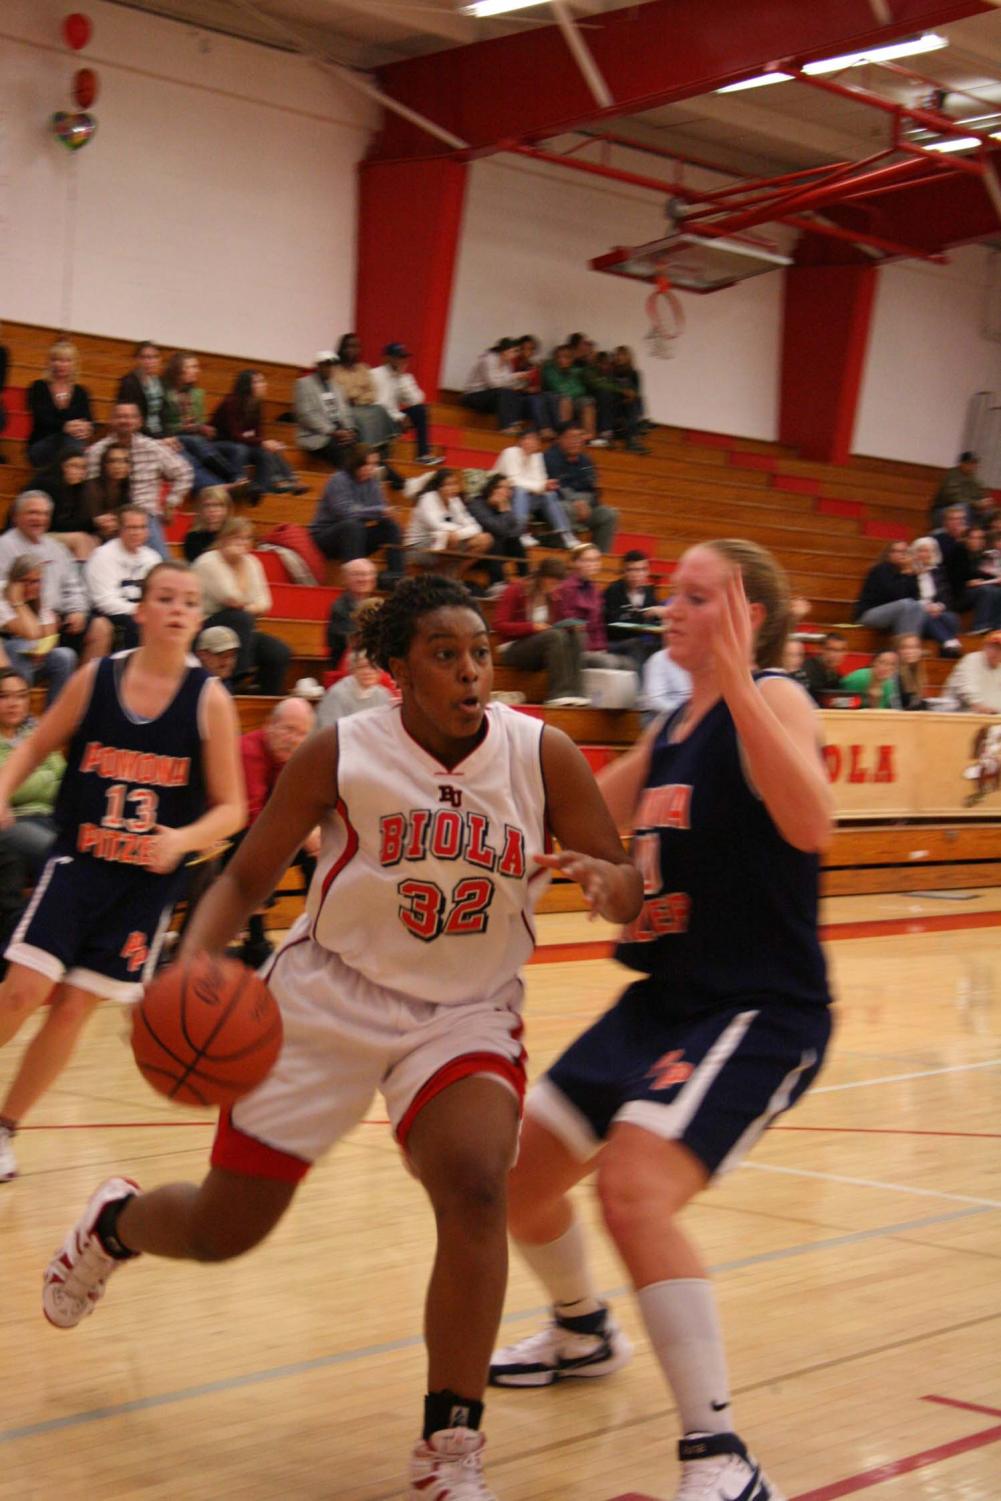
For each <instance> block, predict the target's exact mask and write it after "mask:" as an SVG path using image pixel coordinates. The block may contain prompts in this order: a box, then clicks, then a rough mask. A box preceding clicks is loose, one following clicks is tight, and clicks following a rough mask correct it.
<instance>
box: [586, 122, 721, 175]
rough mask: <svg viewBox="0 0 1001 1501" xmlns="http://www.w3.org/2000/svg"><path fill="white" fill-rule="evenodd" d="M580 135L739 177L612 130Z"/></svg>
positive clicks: (717, 165) (717, 167) (695, 158)
mask: <svg viewBox="0 0 1001 1501" xmlns="http://www.w3.org/2000/svg"><path fill="white" fill-rule="evenodd" d="M580 134H581V135H583V136H587V138H588V140H589V141H607V142H608V143H609V145H611V146H624V147H626V149H627V150H629V151H643V152H645V153H646V154H647V156H659V157H661V158H663V159H664V160H665V161H670V162H681V164H682V166H686V165H687V166H690V167H701V168H702V170H703V172H718V173H719V175H720V177H740V176H741V173H739V172H737V171H735V170H734V168H732V167H721V166H720V164H719V163H718V162H710V161H707V160H706V159H705V157H699V156H691V155H688V154H682V153H681V152H680V151H668V150H667V148H666V147H664V146H650V145H648V144H647V142H646V141H633V140H630V138H629V136H621V135H617V134H616V132H615V131H613V130H582V131H580Z"/></svg>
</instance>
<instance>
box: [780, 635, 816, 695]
mask: <svg viewBox="0 0 1001 1501" xmlns="http://www.w3.org/2000/svg"><path fill="white" fill-rule="evenodd" d="M805 658H806V647H805V646H804V645H803V643H802V641H797V640H796V639H795V637H793V636H787V637H786V643H785V646H783V648H782V671H783V672H784V673H785V674H786V676H787V677H791V678H792V679H793V680H794V681H795V682H797V683H799V685H800V687H801V688H805V689H806V691H807V692H808V693H809V691H810V680H809V678H808V677H807V675H806V668H805V666H804V661H805Z"/></svg>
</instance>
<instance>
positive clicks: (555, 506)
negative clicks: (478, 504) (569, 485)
mask: <svg viewBox="0 0 1001 1501" xmlns="http://www.w3.org/2000/svg"><path fill="white" fill-rule="evenodd" d="M494 473H495V474H503V475H504V477H505V478H506V479H509V480H510V481H511V485H512V487H513V491H512V496H511V505H512V508H513V510H514V513H515V515H516V516H517V517H518V521H519V525H520V527H521V536H522V537H525V535H526V534H527V533H528V529H529V527H530V525H531V522H532V518H533V517H540V518H541V519H542V520H543V521H544V522H545V524H546V526H547V527H548V529H549V539H548V545H550V546H554V545H557V546H561V547H576V545H577V538H576V537H575V536H574V534H573V530H572V528H571V526H570V518H569V517H568V516H567V513H566V511H565V509H564V507H563V503H562V501H561V500H560V499H559V496H558V493H557V492H558V490H559V482H558V481H557V480H554V479H550V477H549V474H548V473H547V471H546V463H545V459H544V458H543V456H542V443H541V441H540V438H539V434H538V433H535V432H531V431H529V432H525V433H522V435H521V437H520V438H519V439H518V441H517V443H512V444H511V445H510V447H508V448H502V449H501V451H500V453H499V454H498V455H497V458H496V459H495V460H494ZM526 545H527V544H526Z"/></svg>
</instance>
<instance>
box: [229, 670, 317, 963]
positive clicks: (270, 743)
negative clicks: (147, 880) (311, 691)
mask: <svg viewBox="0 0 1001 1501" xmlns="http://www.w3.org/2000/svg"><path fill="white" fill-rule="evenodd" d="M314 718H315V716H314V713H313V710H312V708H311V707H310V705H309V704H308V703H307V702H306V700H305V699H303V698H283V699H280V700H279V701H278V703H277V704H275V706H274V708H273V709H272V710H271V713H270V714H269V716H268V718H267V720H266V721H265V723H264V724H262V725H261V727H260V728H259V729H256V730H249V731H248V732H247V734H246V735H241V737H240V759H241V760H242V762H243V776H244V780H245V782H246V784H247V828H249V827H250V826H251V824H252V823H253V822H254V820H255V819H256V818H258V817H260V814H261V811H262V809H263V807H264V804H265V803H266V802H267V800H268V798H269V797H270V796H271V794H272V792H273V791H274V788H275V783H276V782H277V781H278V778H279V777H280V776H281V773H282V769H283V767H284V766H285V763H286V761H288V760H289V758H290V757H291V756H292V754H293V753H294V752H295V751H297V750H298V748H299V746H300V745H301V744H302V742H303V741H304V740H305V738H306V736H307V735H308V734H309V732H310V730H312V728H313V723H314ZM246 832H247V830H246V829H244V831H243V833H244V834H245V833H246ZM242 837H243V836H242V835H241V838H242ZM238 844H239V840H234V842H233V850H232V851H231V852H230V853H231V854H232V852H233V851H235V850H236V848H237V845H238ZM319 848H320V831H319V829H314V830H313V832H312V833H311V834H310V835H309V838H308V839H307V840H306V842H305V844H303V846H302V847H301V849H300V850H299V853H298V854H297V855H296V857H295V859H294V861H293V862H292V863H293V864H294V865H298V866H299V868H300V870H301V871H302V873H303V878H304V880H305V882H306V885H307V886H308V885H309V883H310V881H311V880H312V879H313V871H314V870H315V869H316V856H317V853H318V851H319ZM273 952H274V945H273V944H271V943H269V942H268V939H267V936H266V934H265V931H264V914H263V913H262V912H255V913H254V915H253V916H252V917H251V919H250V922H249V923H248V924H247V937H246V941H245V942H244V944H243V947H242V948H241V950H240V955H239V957H240V958H241V959H242V960H243V962H244V964H249V965H250V966H251V967H252V968H253V969H258V968H259V967H260V966H261V965H262V964H263V963H264V962H265V961H266V960H267V959H268V958H269V957H270V956H271V954H272V953H273Z"/></svg>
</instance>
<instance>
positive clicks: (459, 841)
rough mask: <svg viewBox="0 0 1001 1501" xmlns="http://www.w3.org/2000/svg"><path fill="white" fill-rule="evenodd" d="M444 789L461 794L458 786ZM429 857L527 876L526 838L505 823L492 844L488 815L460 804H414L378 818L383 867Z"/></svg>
mask: <svg viewBox="0 0 1001 1501" xmlns="http://www.w3.org/2000/svg"><path fill="white" fill-rule="evenodd" d="M442 790H443V791H445V790H448V791H451V792H453V793H454V794H455V796H456V797H461V796H462V794H461V792H459V791H458V789H457V788H448V789H442ZM427 859H434V860H465V861H466V863H467V864H468V865H476V866H478V867H479V868H480V869H481V870H495V871H496V872H497V874H498V875H502V876H510V877H511V878H512V880H515V881H520V880H521V879H522V877H523V876H524V874H525V836H524V834H523V833H522V831H521V829H516V828H514V827H513V826H512V825H511V824H508V823H506V824H505V825H504V833H503V837H502V838H501V839H499V840H497V841H496V842H491V838H490V821H489V819H488V818H487V817H486V816H485V815H484V814H483V813H462V812H459V811H458V810H457V809H456V808H435V809H434V810H432V809H431V808H411V809H410V811H409V813H387V814H385V815H384V816H383V817H382V818H380V819H379V864H380V865H399V864H400V862H401V860H409V861H418V860H427Z"/></svg>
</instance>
